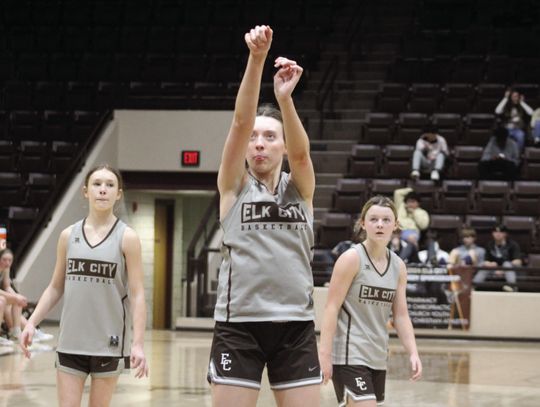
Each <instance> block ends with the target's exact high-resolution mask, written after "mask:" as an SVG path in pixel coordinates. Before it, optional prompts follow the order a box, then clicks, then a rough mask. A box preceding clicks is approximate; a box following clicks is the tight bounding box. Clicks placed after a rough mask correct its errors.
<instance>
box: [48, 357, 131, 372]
mask: <svg viewBox="0 0 540 407" xmlns="http://www.w3.org/2000/svg"><path fill="white" fill-rule="evenodd" d="M55 366H56V368H57V369H58V370H60V371H62V372H65V373H70V374H74V375H77V376H81V377H86V376H88V375H91V376H92V377H98V378H99V377H111V376H118V375H120V374H121V373H128V372H129V366H130V362H129V356H125V357H114V356H89V355H75V354H71V353H62V352H56V363H55Z"/></svg>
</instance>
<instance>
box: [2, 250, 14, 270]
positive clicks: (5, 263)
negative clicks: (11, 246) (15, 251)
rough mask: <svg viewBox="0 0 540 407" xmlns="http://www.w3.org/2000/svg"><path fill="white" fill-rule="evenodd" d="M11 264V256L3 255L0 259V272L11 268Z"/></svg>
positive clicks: (9, 254)
mask: <svg viewBox="0 0 540 407" xmlns="http://www.w3.org/2000/svg"><path fill="white" fill-rule="evenodd" d="M12 264H13V255H12V254H11V253H4V254H3V255H2V257H0V270H5V269H8V268H10V267H11V265H12Z"/></svg>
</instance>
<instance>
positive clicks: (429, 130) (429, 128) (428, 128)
mask: <svg viewBox="0 0 540 407" xmlns="http://www.w3.org/2000/svg"><path fill="white" fill-rule="evenodd" d="M437 131H439V129H438V128H437V126H435V125H434V124H426V125H425V126H424V128H423V129H422V133H437Z"/></svg>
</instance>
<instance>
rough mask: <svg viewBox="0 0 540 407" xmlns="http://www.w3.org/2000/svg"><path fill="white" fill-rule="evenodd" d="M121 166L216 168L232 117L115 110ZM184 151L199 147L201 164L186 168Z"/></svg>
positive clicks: (211, 113) (140, 168) (213, 113)
mask: <svg viewBox="0 0 540 407" xmlns="http://www.w3.org/2000/svg"><path fill="white" fill-rule="evenodd" d="M115 117H116V118H117V120H118V122H119V138H118V143H119V148H118V165H119V167H120V168H121V169H122V170H127V171H182V170H184V171H195V172H198V171H217V170H218V168H219V163H220V161H221V151H222V149H223V144H224V143H225V138H226V136H227V133H228V131H229V127H230V124H231V120H232V112H223V111H204V112H198V111H136V112H133V111H128V110H119V111H116V112H115ZM182 150H200V151H201V165H200V166H199V167H194V168H187V169H185V168H184V169H183V168H182V167H181V166H180V152H181V151H182Z"/></svg>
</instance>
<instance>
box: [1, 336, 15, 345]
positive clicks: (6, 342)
mask: <svg viewBox="0 0 540 407" xmlns="http://www.w3.org/2000/svg"><path fill="white" fill-rule="evenodd" d="M13 345H14V343H13V341H10V340H9V339H6V338H4V337H3V336H0V346H13Z"/></svg>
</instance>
